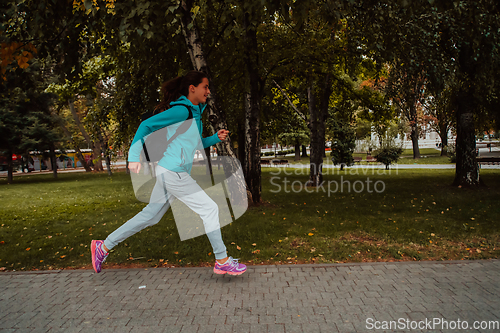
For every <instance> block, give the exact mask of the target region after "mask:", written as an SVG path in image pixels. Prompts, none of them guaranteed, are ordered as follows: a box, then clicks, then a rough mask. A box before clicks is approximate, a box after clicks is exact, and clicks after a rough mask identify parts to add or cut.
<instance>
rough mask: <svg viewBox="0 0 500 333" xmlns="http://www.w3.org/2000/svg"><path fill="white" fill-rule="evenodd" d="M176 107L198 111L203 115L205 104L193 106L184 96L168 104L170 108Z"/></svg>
mask: <svg viewBox="0 0 500 333" xmlns="http://www.w3.org/2000/svg"><path fill="white" fill-rule="evenodd" d="M176 105H183V106H187V107H189V108H191V109H192V110H196V111H199V112H200V113H203V111H204V110H205V108H206V106H207V105H206V104H199V105H194V104H193V103H191V101H190V100H189V99H187V97H186V96H181V97H179V98H178V99H177V100H175V101H173V102H171V103H170V106H176Z"/></svg>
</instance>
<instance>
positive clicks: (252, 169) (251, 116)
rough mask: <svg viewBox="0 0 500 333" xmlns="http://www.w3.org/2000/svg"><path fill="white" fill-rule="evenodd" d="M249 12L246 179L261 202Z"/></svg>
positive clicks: (257, 105)
mask: <svg viewBox="0 0 500 333" xmlns="http://www.w3.org/2000/svg"><path fill="white" fill-rule="evenodd" d="M249 20H250V14H249V13H245V17H244V28H245V35H244V48H245V56H244V61H245V65H246V70H247V77H248V84H249V93H247V94H246V95H245V103H246V107H245V111H246V112H245V133H246V135H245V139H246V146H245V150H246V157H245V158H246V166H247V167H246V168H245V169H246V171H247V173H246V175H245V177H246V181H247V184H248V188H249V189H250V192H252V201H253V203H254V204H259V203H260V202H261V190H262V189H261V169H260V89H259V88H260V79H259V74H258V73H259V59H258V55H257V49H258V46H257V30H256V29H255V28H253V27H252V26H251V24H250V22H249Z"/></svg>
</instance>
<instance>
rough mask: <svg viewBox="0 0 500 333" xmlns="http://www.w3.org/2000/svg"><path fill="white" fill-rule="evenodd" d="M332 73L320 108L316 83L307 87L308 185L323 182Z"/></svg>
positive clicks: (325, 87) (327, 77) (324, 88)
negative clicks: (309, 133)
mask: <svg viewBox="0 0 500 333" xmlns="http://www.w3.org/2000/svg"><path fill="white" fill-rule="evenodd" d="M332 92H333V90H332V86H331V79H330V75H326V77H325V84H324V86H323V93H322V94H321V101H320V102H321V104H320V108H319V109H318V108H317V107H316V100H315V96H314V83H312V84H311V87H309V88H308V89H307V96H308V100H309V114H310V117H309V128H310V130H311V152H310V155H311V164H310V172H309V181H308V182H307V185H308V186H320V185H321V184H322V183H323V157H325V122H326V118H327V115H328V104H329V100H330V95H331V94H332Z"/></svg>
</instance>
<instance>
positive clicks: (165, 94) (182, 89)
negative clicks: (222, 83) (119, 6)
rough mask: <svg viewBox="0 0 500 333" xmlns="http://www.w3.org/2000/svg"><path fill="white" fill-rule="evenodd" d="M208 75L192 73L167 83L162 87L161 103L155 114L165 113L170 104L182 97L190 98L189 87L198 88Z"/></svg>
mask: <svg viewBox="0 0 500 333" xmlns="http://www.w3.org/2000/svg"><path fill="white" fill-rule="evenodd" d="M204 78H207V75H206V74H205V73H203V72H199V71H190V72H188V73H187V74H186V75H184V76H178V77H176V78H174V79H171V80H170V81H167V82H165V83H163V84H162V86H161V90H160V92H161V103H160V104H158V105H157V106H156V108H155V113H159V112H163V111H165V110H166V109H168V108H170V103H171V102H173V101H175V100H177V99H178V98H179V97H181V96H188V94H189V86H191V85H194V86H195V87H197V86H198V85H199V84H200V83H201V82H202V81H203V79H204Z"/></svg>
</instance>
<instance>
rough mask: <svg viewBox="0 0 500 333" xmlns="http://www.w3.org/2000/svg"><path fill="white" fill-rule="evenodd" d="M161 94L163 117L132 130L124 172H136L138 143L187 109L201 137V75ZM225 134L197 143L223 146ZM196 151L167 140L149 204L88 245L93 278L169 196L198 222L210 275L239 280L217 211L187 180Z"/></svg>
mask: <svg viewBox="0 0 500 333" xmlns="http://www.w3.org/2000/svg"><path fill="white" fill-rule="evenodd" d="M161 92H162V102H161V103H160V104H159V105H158V106H157V107H156V110H159V111H164V112H160V113H158V114H156V115H154V116H152V117H150V118H148V119H146V120H144V121H143V122H142V123H141V125H140V126H139V128H138V129H137V132H136V134H135V136H134V140H133V141H132V144H131V146H130V150H129V158H128V161H129V169H130V170H131V171H132V172H134V173H139V172H140V170H141V163H140V154H141V150H142V144H140V142H141V140H143V139H144V138H145V137H146V136H147V135H149V134H151V133H153V132H154V131H157V130H159V129H162V128H165V127H167V126H171V125H174V124H181V123H182V122H183V121H185V120H186V119H187V118H188V115H189V111H188V110H187V108H189V109H190V110H191V113H192V117H193V121H194V122H195V123H196V124H197V126H198V131H199V135H200V137H201V136H202V131H203V127H202V122H201V116H202V113H203V111H204V109H205V107H206V101H207V97H208V95H209V94H210V89H209V82H208V78H207V75H206V74H205V73H203V72H199V71H190V72H188V73H187V74H186V75H184V76H182V77H176V78H174V79H172V80H170V81H168V82H165V83H164V84H163V85H162V88H161ZM173 127H175V126H173ZM174 132H175V131H173V130H172V131H170V130H169V131H168V132H167V133H168V134H167V139H169V136H172V135H174ZM228 133H229V131H227V130H224V129H221V130H219V131H218V132H217V133H215V134H214V135H212V136H210V137H207V138H203V139H201V141H202V144H203V148H206V147H210V146H212V145H214V144H216V143H219V142H221V141H224V140H225V139H226V137H227V135H228ZM198 140H199V139H198ZM136 143H139V144H136ZM199 148H200V147H195V145H193V144H192V142H190V140H189V139H184V140H182V139H179V140H175V141H172V143H171V144H170V145H169V146H168V148H167V147H166V150H165V152H164V155H163V157H162V158H161V159H160V161H159V162H158V166H157V167H156V168H155V172H156V183H155V187H154V189H153V191H152V194H151V199H150V202H149V204H148V205H147V206H146V207H144V209H143V210H142V211H141V212H139V213H138V214H137V215H135V216H134V217H133V218H131V219H130V220H128V221H127V222H126V223H124V224H123V225H122V226H121V227H119V228H118V229H116V230H115V231H114V232H112V233H111V234H110V235H108V237H107V238H106V239H105V240H104V241H102V240H92V243H91V252H92V266H93V267H94V270H95V272H96V273H99V272H100V271H101V267H102V263H103V262H104V261H105V260H106V258H107V256H108V254H109V251H110V250H111V249H113V248H114V247H115V246H116V245H118V244H119V243H120V242H122V241H123V240H125V239H126V238H128V237H130V236H132V235H134V234H136V233H137V232H139V231H141V230H142V229H144V228H147V227H150V226H152V225H154V224H156V223H158V222H159V221H160V220H161V218H162V217H163V215H164V214H165V213H166V211H167V210H168V208H169V207H170V203H169V199H170V197H171V196H173V197H175V198H176V199H178V200H181V201H182V202H183V203H184V204H186V206H188V207H189V208H190V209H192V210H193V211H194V212H195V213H197V214H198V215H199V216H200V217H201V219H202V220H203V225H204V227H205V232H206V234H207V236H208V239H209V241H210V244H211V245H212V248H213V253H214V255H215V267H214V273H216V274H230V275H240V274H243V273H244V272H245V271H246V266H245V265H243V264H241V263H238V259H233V258H232V257H228V256H227V252H226V246H225V245H224V242H223V240H222V235H221V231H220V224H219V208H218V206H217V204H216V203H215V202H214V201H213V200H212V199H211V198H210V197H209V196H208V195H207V194H206V193H205V192H204V191H203V190H202V189H201V187H200V186H199V185H198V184H197V183H196V181H195V180H194V179H193V178H192V177H191V175H190V172H191V167H192V161H193V159H194V155H195V152H196V149H199Z"/></svg>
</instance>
